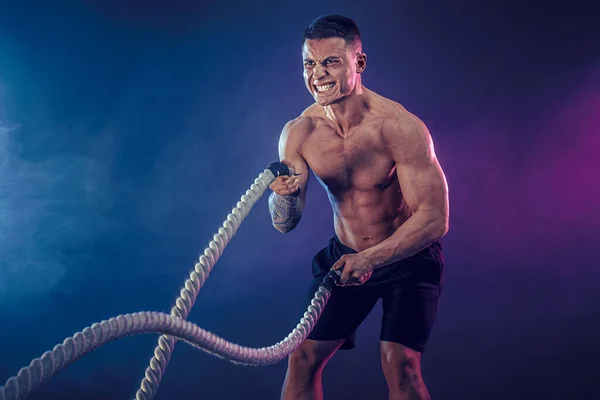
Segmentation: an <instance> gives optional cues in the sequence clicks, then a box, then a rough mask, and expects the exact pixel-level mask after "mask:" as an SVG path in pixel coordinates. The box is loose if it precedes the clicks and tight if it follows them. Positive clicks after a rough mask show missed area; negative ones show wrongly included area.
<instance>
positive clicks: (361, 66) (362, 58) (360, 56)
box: [356, 53, 367, 74]
mask: <svg viewBox="0 0 600 400" xmlns="http://www.w3.org/2000/svg"><path fill="white" fill-rule="evenodd" d="M365 68H367V55H366V54H365V53H356V73H357V74H362V73H363V71H364V70H365Z"/></svg>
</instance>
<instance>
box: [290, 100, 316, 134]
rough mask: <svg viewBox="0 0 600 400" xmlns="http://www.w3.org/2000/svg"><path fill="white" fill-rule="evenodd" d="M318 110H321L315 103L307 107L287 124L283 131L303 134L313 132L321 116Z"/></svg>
mask: <svg viewBox="0 0 600 400" xmlns="http://www.w3.org/2000/svg"><path fill="white" fill-rule="evenodd" d="M318 112H319V110H318V109H317V108H316V107H315V105H311V106H309V107H307V108H306V109H305V110H304V111H303V112H302V113H301V114H300V115H298V116H297V117H296V118H294V119H291V120H289V121H288V122H287V123H286V124H285V126H284V128H283V133H284V134H294V135H301V134H308V133H310V132H312V131H313V130H314V129H315V127H316V125H317V122H318V119H319V118H320V115H319V113H318Z"/></svg>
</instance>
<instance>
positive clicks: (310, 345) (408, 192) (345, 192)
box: [269, 16, 448, 400]
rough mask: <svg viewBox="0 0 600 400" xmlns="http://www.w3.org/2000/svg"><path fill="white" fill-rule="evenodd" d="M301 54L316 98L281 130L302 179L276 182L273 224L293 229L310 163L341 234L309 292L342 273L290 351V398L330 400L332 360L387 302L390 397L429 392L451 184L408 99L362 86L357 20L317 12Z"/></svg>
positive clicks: (320, 257)
mask: <svg viewBox="0 0 600 400" xmlns="http://www.w3.org/2000/svg"><path fill="white" fill-rule="evenodd" d="M302 56H303V61H304V80H305V83H306V87H307V88H308V91H309V92H310V94H311V95H312V96H313V97H314V99H315V103H314V104H313V105H311V106H309V107H308V108H307V109H306V110H305V111H304V112H303V113H302V114H301V115H300V116H299V117H298V118H296V119H294V120H292V121H289V122H288V123H287V124H286V125H285V127H284V128H283V131H282V133H281V137H280V142H279V157H280V159H281V160H282V162H284V163H285V164H287V165H289V166H290V167H292V168H293V170H294V172H295V173H296V174H297V175H295V176H292V177H278V178H277V179H275V181H273V183H272V184H271V186H270V187H271V189H272V190H273V193H272V194H271V195H270V197H269V209H270V212H271V216H272V219H273V225H274V226H275V228H277V229H278V230H279V231H281V232H284V233H286V232H289V231H291V230H292V229H294V228H295V227H296V225H297V224H298V222H299V221H300V218H301V216H302V210H303V208H304V202H305V199H306V188H307V183H308V178H309V174H310V170H312V171H313V173H314V175H315V176H316V177H317V179H318V181H319V182H320V183H321V185H322V186H323V188H325V190H326V191H327V194H328V197H329V200H330V202H331V206H332V207H333V214H334V230H335V234H334V236H333V238H332V239H331V240H330V241H329V244H328V246H327V247H325V248H324V249H323V250H321V251H320V252H318V253H317V254H316V255H315V257H314V259H313V262H312V270H313V276H314V281H313V284H312V286H311V287H310V290H309V293H308V298H310V299H312V297H313V296H314V293H315V291H316V288H317V287H318V285H319V284H320V283H321V281H322V280H323V277H324V276H325V275H326V274H327V272H328V271H329V270H330V269H339V268H343V269H342V276H341V280H340V284H339V286H336V287H335V288H334V290H333V292H332V295H331V298H330V300H329V303H328V304H327V306H326V307H325V309H324V312H323V314H322V315H321V318H320V319H319V321H318V323H317V324H316V326H315V328H314V330H313V331H312V332H311V334H310V335H309V337H308V339H307V340H306V341H305V342H304V343H303V344H302V345H301V346H300V347H299V348H298V349H297V350H296V351H294V352H293V353H292V354H291V355H290V357H289V361H288V370H287V374H286V377H285V382H284V385H283V390H282V395H281V398H282V399H283V400H305V399H306V400H308V399H310V400H321V399H322V398H323V393H322V385H321V373H322V371H323V368H324V367H325V364H326V363H327V361H328V360H329V359H330V358H331V357H332V356H333V354H334V353H335V352H336V351H337V350H338V349H340V348H342V349H351V348H353V347H354V333H355V331H356V328H357V327H358V326H359V325H360V324H361V323H362V321H363V320H364V319H365V318H366V316H367V315H368V314H369V312H370V311H371V310H372V308H373V307H374V306H375V303H376V302H377V301H378V300H379V299H380V298H381V299H382V306H383V320H382V326H381V336H380V338H381V343H380V344H381V345H380V348H381V362H382V366H383V371H384V375H385V378H386V381H387V384H388V388H389V398H390V399H393V400H400V399H402V400H404V399H429V398H430V397H429V393H428V390H427V388H426V387H425V384H424V382H423V378H422V376H421V362H420V361H421V353H422V352H423V350H424V348H425V344H426V343H427V341H428V339H429V334H430V332H431V329H432V326H433V322H434V319H435V314H436V310H437V302H438V298H439V296H440V292H441V287H442V270H443V259H442V251H441V246H440V244H439V242H438V240H439V239H440V238H441V237H442V236H444V235H445V234H446V232H447V231H448V189H447V184H446V178H445V176H444V173H443V171H442V169H441V167H440V165H439V163H438V161H437V158H436V156H435V152H434V147H433V143H432V139H431V136H430V134H429V132H428V130H427V128H426V127H425V125H424V124H423V122H421V121H420V120H419V119H418V118H417V117H415V116H414V115H412V114H411V113H410V112H408V111H407V110H406V109H405V108H404V107H402V106H401V105H400V104H398V103H395V102H393V101H391V100H389V99H386V98H384V97H382V96H380V95H378V94H376V93H374V92H373V91H371V90H369V89H367V88H365V87H364V86H363V85H362V82H361V74H362V73H363V71H364V70H365V66H366V55H365V54H364V53H363V52H362V45H361V40H360V33H359V30H358V28H357V26H356V24H355V23H354V22H353V21H352V20H350V19H348V18H345V17H342V16H326V17H320V18H317V19H316V20H315V21H313V22H312V23H311V24H310V25H309V26H308V27H307V28H306V30H305V33H304V43H303V48H302ZM307 305H308V303H307ZM304 309H306V308H304Z"/></svg>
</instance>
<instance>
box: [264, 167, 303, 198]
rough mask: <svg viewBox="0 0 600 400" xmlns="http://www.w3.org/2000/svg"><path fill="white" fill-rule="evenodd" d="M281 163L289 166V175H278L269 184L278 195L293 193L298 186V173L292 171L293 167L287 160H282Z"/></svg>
mask: <svg viewBox="0 0 600 400" xmlns="http://www.w3.org/2000/svg"><path fill="white" fill-rule="evenodd" d="M282 163H283V164H285V165H287V166H288V167H289V168H290V172H292V175H291V176H284V175H281V176H278V177H277V178H275V180H274V181H273V182H271V184H270V185H269V188H271V190H272V191H274V192H275V193H277V194H278V195H280V196H285V195H288V194H294V193H296V192H297V191H298V189H299V188H300V179H299V178H298V176H299V175H300V174H295V173H293V171H294V169H293V167H292V165H291V164H290V163H289V162H287V161H285V160H284V161H282Z"/></svg>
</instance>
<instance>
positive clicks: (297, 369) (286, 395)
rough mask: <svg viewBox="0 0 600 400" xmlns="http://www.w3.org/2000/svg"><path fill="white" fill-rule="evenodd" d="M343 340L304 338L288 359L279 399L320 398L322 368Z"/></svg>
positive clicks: (310, 399) (321, 392)
mask: <svg viewBox="0 0 600 400" xmlns="http://www.w3.org/2000/svg"><path fill="white" fill-rule="evenodd" d="M343 342H344V340H343V339H340V340H327V341H315V340H310V339H306V340H305V341H304V343H302V344H301V345H300V347H298V348H297V349H296V350H295V351H294V352H293V353H292V354H291V355H290V357H289V359H288V369H287V373H286V375H285V381H284V383H283V389H282V392H281V400H322V399H323V387H322V384H321V375H322V372H323V368H324V367H325V364H327V361H329V359H330V358H331V357H332V356H333V355H334V354H335V352H336V351H337V349H338V348H339V347H340V346H341V344H342V343H343Z"/></svg>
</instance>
